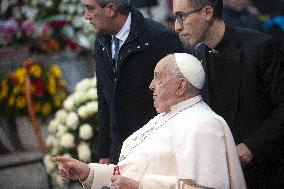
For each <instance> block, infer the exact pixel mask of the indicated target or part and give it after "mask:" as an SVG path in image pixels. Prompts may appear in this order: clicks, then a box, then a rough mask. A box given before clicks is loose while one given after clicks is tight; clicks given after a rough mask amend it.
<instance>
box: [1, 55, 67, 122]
mask: <svg viewBox="0 0 284 189" xmlns="http://www.w3.org/2000/svg"><path fill="white" fill-rule="evenodd" d="M26 76H28V78H29V80H30V81H31V86H30V88H31V99H32V102H33V109H34V112H35V114H36V115H38V116H41V117H42V118H46V117H47V116H48V115H50V114H51V113H53V112H55V111H56V110H57V109H59V108H61V107H62V103H63V100H64V99H65V98H66V96H67V90H66V87H65V85H66V84H65V81H64V80H62V79H61V70H60V68H59V67H58V66H57V65H56V64H53V65H52V66H50V67H48V68H47V67H43V66H41V65H40V64H37V63H36V62H35V60H33V59H27V60H25V61H24V62H23V65H22V66H21V67H19V68H18V69H16V70H15V71H14V72H12V73H7V74H4V75H3V76H2V78H1V83H0V106H1V113H3V114H4V115H7V116H12V117H15V116H17V115H20V114H24V115H26V114H27V113H28V103H27V96H26Z"/></svg>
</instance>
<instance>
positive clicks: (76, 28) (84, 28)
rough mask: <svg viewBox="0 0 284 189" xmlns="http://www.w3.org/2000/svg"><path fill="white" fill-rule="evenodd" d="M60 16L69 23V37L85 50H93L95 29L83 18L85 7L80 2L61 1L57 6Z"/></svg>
mask: <svg viewBox="0 0 284 189" xmlns="http://www.w3.org/2000/svg"><path fill="white" fill-rule="evenodd" d="M58 9H59V11H60V12H61V14H63V15H64V17H65V19H66V20H67V21H68V22H70V23H71V25H72V28H70V30H69V36H70V37H71V38H74V39H75V41H76V42H77V43H78V44H79V45H80V46H82V47H84V48H86V49H91V48H93V45H92V44H93V43H94V41H95V35H94V32H95V29H94V28H93V26H92V25H91V24H90V23H89V21H88V20H86V19H85V18H84V13H85V7H84V4H83V3H82V1H81V0H62V1H61V2H60V4H59V6H58Z"/></svg>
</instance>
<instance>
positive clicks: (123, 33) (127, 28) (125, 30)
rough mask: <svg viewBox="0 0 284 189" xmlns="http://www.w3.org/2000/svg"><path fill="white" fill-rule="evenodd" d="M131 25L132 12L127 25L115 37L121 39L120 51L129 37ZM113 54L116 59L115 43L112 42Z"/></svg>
mask: <svg viewBox="0 0 284 189" xmlns="http://www.w3.org/2000/svg"><path fill="white" fill-rule="evenodd" d="M130 25H131V12H130V13H129V14H128V18H127V20H126V22H125V24H124V25H123V27H122V28H121V30H120V31H119V32H118V33H117V34H116V35H115V37H116V38H118V39H119V49H120V47H121V46H122V45H123V44H124V42H125V41H126V39H127V37H128V35H129V32H130ZM112 37H113V36H112ZM111 54H112V58H113V59H114V54H115V53H114V42H112V44H111Z"/></svg>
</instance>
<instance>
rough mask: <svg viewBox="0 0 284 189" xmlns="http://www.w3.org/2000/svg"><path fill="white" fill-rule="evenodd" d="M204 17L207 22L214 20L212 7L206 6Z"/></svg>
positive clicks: (203, 11)
mask: <svg viewBox="0 0 284 189" xmlns="http://www.w3.org/2000/svg"><path fill="white" fill-rule="evenodd" d="M202 15H203V16H204V17H205V20H206V21H207V22H209V21H211V20H212V19H213V15H214V9H213V7H211V6H205V7H204V8H203V10H202Z"/></svg>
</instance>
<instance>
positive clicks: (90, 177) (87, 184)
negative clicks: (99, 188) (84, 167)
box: [80, 164, 94, 189]
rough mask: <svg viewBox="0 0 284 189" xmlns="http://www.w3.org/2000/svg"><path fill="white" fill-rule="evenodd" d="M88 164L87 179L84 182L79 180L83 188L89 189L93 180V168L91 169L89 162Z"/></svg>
mask: <svg viewBox="0 0 284 189" xmlns="http://www.w3.org/2000/svg"><path fill="white" fill-rule="evenodd" d="M88 166H89V175H88V177H87V179H86V180H85V181H84V182H81V181H80V182H81V184H82V186H83V188H85V189H90V188H91V186H92V183H93V180H94V170H93V169H92V167H91V166H90V164H89V165H88Z"/></svg>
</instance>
